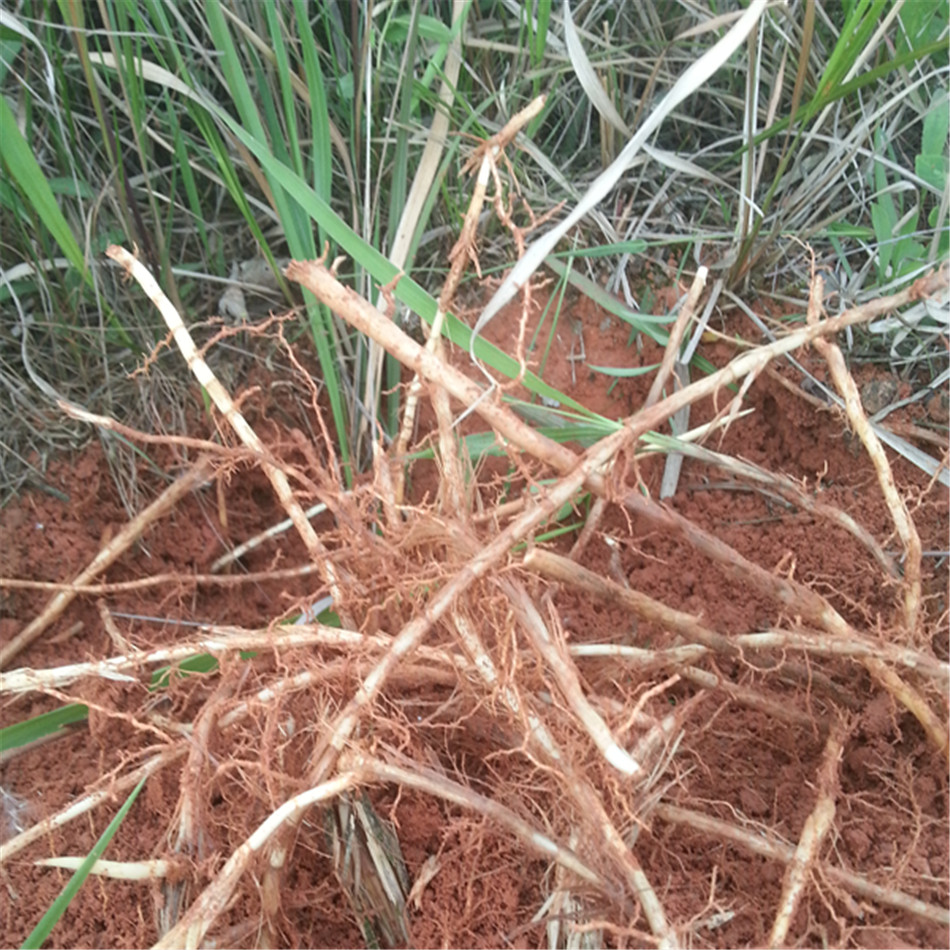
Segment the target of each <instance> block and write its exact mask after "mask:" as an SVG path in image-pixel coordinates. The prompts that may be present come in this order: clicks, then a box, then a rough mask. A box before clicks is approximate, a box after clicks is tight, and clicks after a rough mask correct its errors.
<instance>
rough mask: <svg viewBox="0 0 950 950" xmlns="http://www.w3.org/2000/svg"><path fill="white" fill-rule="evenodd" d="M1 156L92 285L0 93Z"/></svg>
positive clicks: (49, 191)
mask: <svg viewBox="0 0 950 950" xmlns="http://www.w3.org/2000/svg"><path fill="white" fill-rule="evenodd" d="M0 129H2V130H3V133H2V134H0V158H2V160H3V166H4V167H5V168H6V169H7V171H8V172H9V174H10V177H11V178H12V179H13V180H14V181H15V182H16V183H17V185H18V186H19V188H20V191H21V192H22V193H23V195H24V196H25V197H26V198H27V200H28V201H29V202H30V204H31V205H32V207H33V210H34V211H35V212H36V214H37V216H38V217H39V219H40V221H41V222H42V223H43V225H44V226H45V227H46V228H47V230H48V231H49V232H50V234H52V235H53V239H54V240H55V241H56V243H57V244H58V245H59V247H60V250H62V252H63V254H65V255H66V257H67V258H68V259H69V262H70V263H71V264H72V265H73V267H75V268H76V270H78V271H79V273H80V274H82V276H83V280H85V282H86V283H87V284H88V285H89V286H92V275H91V274H90V273H89V271H88V269H87V268H86V264H85V261H84V259H83V254H82V250H81V249H80V247H79V244H78V242H77V241H76V238H75V237H74V236H73V232H72V230H71V229H70V227H69V224H68V222H67V221H66V218H65V217H64V216H63V212H62V211H60V209H59V205H58V204H57V203H56V198H55V196H54V195H53V190H52V189H51V188H50V186H49V182H48V181H47V180H46V176H45V175H44V174H43V170H42V169H41V168H40V166H39V163H38V162H37V161H36V158H35V157H34V155H33V151H32V149H31V148H30V146H29V145H28V144H27V142H26V139H25V138H23V136H22V135H21V133H20V130H19V128H18V127H17V124H16V117H15V116H14V114H13V110H12V109H11V108H10V106H9V105H8V104H7V100H6V97H4V96H0Z"/></svg>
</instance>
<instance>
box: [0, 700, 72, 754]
mask: <svg viewBox="0 0 950 950" xmlns="http://www.w3.org/2000/svg"><path fill="white" fill-rule="evenodd" d="M88 715H89V707H88V706H85V705H83V704H82V703H70V704H69V705H68V706H63V707H61V708H60V709H54V710H52V711H51V712H47V713H41V714H40V715H39V716H34V717H33V718H32V719H27V720H25V721H24V722H16V723H14V724H13V725H12V726H6V727H4V728H3V729H0V749H3V750H4V751H6V750H7V749H18V748H19V747H20V746H24V745H29V744H30V743H31V742H36V741H37V740H39V739H44V738H45V737H46V736H51V735H54V734H55V733H57V732H59V731H60V730H61V729H63V728H64V727H65V726H68V725H71V724H72V723H74V722H83V721H84V720H85V719H86V717H87V716H88Z"/></svg>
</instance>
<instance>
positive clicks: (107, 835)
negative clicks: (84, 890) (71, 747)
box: [22, 775, 148, 950]
mask: <svg viewBox="0 0 950 950" xmlns="http://www.w3.org/2000/svg"><path fill="white" fill-rule="evenodd" d="M147 778H148V776H147V775H144V776H142V780H141V781H140V782H139V783H138V785H136V786H135V788H133V789H132V792H131V794H130V795H129V797H128V798H127V799H126V800H125V804H124V805H123V806H122V807H121V808H120V809H119V813H118V814H117V815H116V816H115V818H113V819H112V821H111V822H109V827H108V828H106V830H105V831H104V832H103V833H102V836H101V837H100V838H99V840H98V841H97V842H96V843H95V845H94V846H93V849H92V851H90V852H89V854H88V856H87V857H86V860H85V861H83V863H82V864H81V865H80V866H79V867H78V868H76V870H75V872H74V873H73V876H72V877H71V878H70V879H69V881H68V882H67V884H66V886H65V887H64V888H63V891H62V893H61V894H60V895H59V897H57V898H56V900H55V901H53V903H52V905H51V906H50V909H49V910H48V911H47V912H46V913H45V914H43V917H42V919H41V920H40V922H39V923H38V924H37V925H36V927H34V928H33V932H32V933H31V934H30V935H29V936H28V937H27V938H26V940H24V941H23V943H22V947H23V950H29V948H39V947H42V946H43V944H44V943H45V941H46V939H47V938H48V937H49V935H50V933H51V932H52V930H53V928H54V927H55V926H56V924H57V923H59V919H60V918H61V917H62V916H63V914H64V913H65V911H66V908H67V907H68V906H69V904H70V902H71V901H72V899H73V898H74V897H75V896H76V894H78V893H79V888H81V887H82V886H83V884H84V883H85V882H86V878H87V877H88V876H89V872H90V871H91V870H92V867H93V865H94V864H95V863H96V861H98V860H99V859H100V858H101V857H102V855H103V853H104V852H105V850H106V848H107V847H108V846H109V842H110V841H111V840H112V839H113V837H114V836H115V833H116V832H117V831H118V830H119V827H120V825H121V824H122V822H123V821H124V820H125V816H126V815H127V814H128V813H129V809H130V808H131V807H132V804H133V803H134V802H135V799H136V798H138V795H139V792H140V791H142V787H143V786H144V785H145V780H146V779H147Z"/></svg>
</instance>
